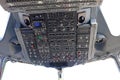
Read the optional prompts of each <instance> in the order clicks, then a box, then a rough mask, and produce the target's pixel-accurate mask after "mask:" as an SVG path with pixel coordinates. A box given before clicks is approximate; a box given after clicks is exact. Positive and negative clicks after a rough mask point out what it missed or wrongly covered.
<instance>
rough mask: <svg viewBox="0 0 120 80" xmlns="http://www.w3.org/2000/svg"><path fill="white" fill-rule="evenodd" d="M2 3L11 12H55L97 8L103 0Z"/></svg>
mask: <svg viewBox="0 0 120 80" xmlns="http://www.w3.org/2000/svg"><path fill="white" fill-rule="evenodd" d="M0 3H1V5H2V6H3V8H4V9H5V10H7V11H9V12H37V11H38V12H51V11H52V12H53V11H63V10H65V11H66V10H67V11H75V10H77V9H79V8H84V7H95V6H99V5H100V4H101V3H102V0H1V2H0Z"/></svg>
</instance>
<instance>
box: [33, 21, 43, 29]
mask: <svg viewBox="0 0 120 80" xmlns="http://www.w3.org/2000/svg"><path fill="white" fill-rule="evenodd" d="M33 26H34V27H37V28H38V27H42V24H41V22H39V21H36V22H33Z"/></svg>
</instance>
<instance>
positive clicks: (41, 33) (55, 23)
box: [16, 11, 96, 67]
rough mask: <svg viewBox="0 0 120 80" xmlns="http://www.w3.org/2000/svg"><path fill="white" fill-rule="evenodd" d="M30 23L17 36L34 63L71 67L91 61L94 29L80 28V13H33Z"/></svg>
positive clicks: (86, 26) (85, 26)
mask: <svg viewBox="0 0 120 80" xmlns="http://www.w3.org/2000/svg"><path fill="white" fill-rule="evenodd" d="M27 20H29V21H27ZM27 20H26V19H25V23H26V25H27V26H22V27H19V28H16V34H17V37H18V40H19V42H20V43H21V45H24V46H23V47H24V49H23V50H24V51H23V54H26V55H25V56H24V57H25V58H27V59H28V60H29V61H30V63H32V64H36V65H44V66H47V67H68V66H73V65H75V64H81V63H85V62H86V61H87V60H88V55H89V54H90V53H89V47H90V35H91V26H90V25H89V24H86V25H84V26H83V25H82V24H81V26H80V25H78V23H80V22H79V18H78V13H77V12H75V11H71V12H56V13H41V14H30V15H29V19H27ZM28 23H29V24H28ZM88 23H89V22H88ZM95 30H96V29H95ZM93 32H94V31H93ZM19 35H22V38H21V39H20V36H19ZM91 41H94V40H91ZM90 49H91V48H90Z"/></svg>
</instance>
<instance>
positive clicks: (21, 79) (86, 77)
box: [0, 0, 120, 80]
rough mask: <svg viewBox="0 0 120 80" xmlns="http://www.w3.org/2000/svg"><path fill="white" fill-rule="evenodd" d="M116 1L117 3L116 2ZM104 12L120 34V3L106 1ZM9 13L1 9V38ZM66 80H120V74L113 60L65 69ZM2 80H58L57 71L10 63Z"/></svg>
mask: <svg viewBox="0 0 120 80" xmlns="http://www.w3.org/2000/svg"><path fill="white" fill-rule="evenodd" d="M115 1H116V2H115ZM101 8H102V11H103V14H104V16H105V19H106V21H107V23H108V25H109V28H110V31H111V33H112V34H113V35H119V34H120V31H119V29H120V24H119V23H120V22H119V21H120V20H119V19H120V9H119V8H120V1H119V0H104V2H103V4H102V6H101ZM8 16H9V13H7V12H6V11H4V10H3V9H2V8H1V7H0V28H1V29H0V37H2V35H3V34H4V31H5V26H6V23H7V21H8ZM63 79H64V80H120V72H119V70H118V68H117V66H116V64H115V61H114V60H113V59H107V60H101V61H97V62H92V63H88V64H85V65H79V66H74V67H72V68H66V69H63ZM2 80H57V70H55V69H52V68H45V67H41V66H34V65H28V64H21V63H11V62H8V63H7V65H6V67H5V71H4V74H3V78H2Z"/></svg>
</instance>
